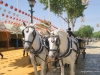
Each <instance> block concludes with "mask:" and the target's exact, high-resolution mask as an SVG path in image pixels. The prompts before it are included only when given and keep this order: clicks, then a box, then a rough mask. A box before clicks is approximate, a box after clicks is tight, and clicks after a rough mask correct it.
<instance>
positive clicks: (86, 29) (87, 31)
mask: <svg viewBox="0 0 100 75" xmlns="http://www.w3.org/2000/svg"><path fill="white" fill-rule="evenodd" d="M93 31H94V28H93V27H91V26H90V25H86V26H85V25H84V26H83V27H81V28H80V29H79V33H80V35H81V36H82V37H85V38H90V37H91V36H92V34H93Z"/></svg>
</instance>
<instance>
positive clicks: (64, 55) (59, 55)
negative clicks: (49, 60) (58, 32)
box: [49, 36, 72, 59]
mask: <svg viewBox="0 0 100 75" xmlns="http://www.w3.org/2000/svg"><path fill="white" fill-rule="evenodd" d="M50 37H57V39H56V46H57V49H49V51H55V52H57V54H58V55H57V57H58V59H61V58H63V57H67V56H69V55H70V54H71V52H72V50H71V49H70V44H71V42H70V40H69V38H68V37H66V38H67V40H68V48H67V49H66V51H65V53H63V54H60V48H59V46H60V44H61V43H60V38H59V36H50ZM57 42H58V43H57Z"/></svg>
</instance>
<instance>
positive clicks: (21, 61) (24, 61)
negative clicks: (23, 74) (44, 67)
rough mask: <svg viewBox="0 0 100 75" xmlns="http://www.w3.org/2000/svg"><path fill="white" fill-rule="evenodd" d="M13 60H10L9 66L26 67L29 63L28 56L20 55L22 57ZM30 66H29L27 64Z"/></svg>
mask: <svg viewBox="0 0 100 75" xmlns="http://www.w3.org/2000/svg"><path fill="white" fill-rule="evenodd" d="M14 60H15V62H11V64H9V66H17V67H26V66H28V65H29V57H28V56H26V57H22V58H20V59H19V58H18V59H14ZM29 67H31V66H29Z"/></svg>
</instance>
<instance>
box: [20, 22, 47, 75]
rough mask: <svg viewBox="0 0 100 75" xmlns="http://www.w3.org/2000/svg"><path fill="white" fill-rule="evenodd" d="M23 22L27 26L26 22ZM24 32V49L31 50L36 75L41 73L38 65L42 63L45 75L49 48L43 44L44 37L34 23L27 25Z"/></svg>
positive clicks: (42, 72)
mask: <svg viewBox="0 0 100 75" xmlns="http://www.w3.org/2000/svg"><path fill="white" fill-rule="evenodd" d="M23 24H24V25H25V26H26V24H25V23H23ZM22 34H24V49H25V51H30V59H31V63H32V65H33V67H34V73H35V75H39V74H38V72H37V65H41V75H45V74H46V66H47V65H46V58H47V50H46V48H45V47H44V46H43V40H42V37H41V36H40V35H39V33H38V32H37V31H36V30H35V28H34V25H32V24H31V25H28V26H26V28H25V29H24V31H23V33H22Z"/></svg>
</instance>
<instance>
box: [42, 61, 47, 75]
mask: <svg viewBox="0 0 100 75" xmlns="http://www.w3.org/2000/svg"><path fill="white" fill-rule="evenodd" d="M46 68H47V66H46V63H45V62H44V61H43V62H42V63H41V75H46Z"/></svg>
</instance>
